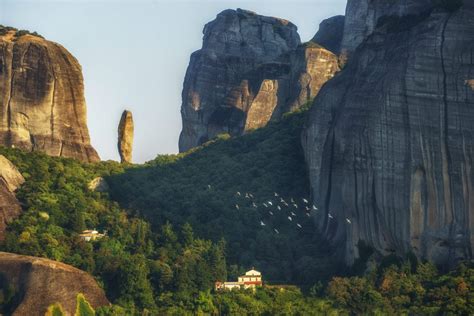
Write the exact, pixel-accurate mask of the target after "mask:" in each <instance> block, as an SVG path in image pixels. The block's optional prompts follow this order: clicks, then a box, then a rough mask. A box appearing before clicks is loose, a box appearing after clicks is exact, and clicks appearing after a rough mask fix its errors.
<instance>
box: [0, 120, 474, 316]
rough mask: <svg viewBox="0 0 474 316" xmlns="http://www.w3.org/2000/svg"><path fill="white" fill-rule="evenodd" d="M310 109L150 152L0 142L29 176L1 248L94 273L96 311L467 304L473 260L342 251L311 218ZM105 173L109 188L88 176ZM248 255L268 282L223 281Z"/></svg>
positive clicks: (2, 308)
mask: <svg viewBox="0 0 474 316" xmlns="http://www.w3.org/2000/svg"><path fill="white" fill-rule="evenodd" d="M304 120H305V111H298V112H295V113H292V114H289V115H286V116H285V118H284V119H283V120H282V121H280V122H275V123H271V124H269V125H268V126H267V127H265V128H262V129H259V130H256V131H253V132H250V133H248V134H246V135H244V136H241V137H235V138H230V137H229V136H228V135H221V136H219V137H218V138H217V139H215V140H212V141H210V142H209V143H206V144H205V145H203V146H202V147H199V148H197V149H194V150H192V151H190V152H188V153H185V154H179V155H167V156H158V157H157V158H156V159H155V160H153V161H150V162H148V163H146V164H143V165H126V164H125V165H123V164H119V163H116V162H110V161H109V162H100V163H96V164H86V163H81V162H78V161H75V160H72V159H65V158H54V157H48V156H46V155H43V154H40V153H25V152H22V151H20V150H17V149H7V148H0V154H2V155H4V156H6V157H7V158H8V159H9V160H11V161H12V162H13V163H14V164H15V165H16V166H17V167H18V168H19V170H20V171H21V172H22V174H23V176H24V177H25V179H26V182H25V184H24V185H23V186H22V187H21V188H20V189H19V191H18V193H17V197H18V199H19V200H20V202H21V203H22V205H23V210H24V211H23V214H22V215H21V216H20V217H19V218H18V219H17V220H15V221H14V222H13V223H11V224H10V225H9V228H8V232H7V236H6V239H5V241H4V242H3V243H2V244H0V250H1V251H8V252H14V253H21V254H26V255H32V256H39V257H45V258H50V259H54V260H58V261H61V262H64V263H67V264H70V265H73V266H75V267H78V268H80V269H82V270H84V271H87V272H89V273H90V274H91V275H93V276H94V277H95V279H96V280H97V281H98V283H99V284H100V285H101V286H102V287H103V288H104V290H105V292H106V295H107V297H108V298H109V300H110V301H111V302H112V303H113V305H112V306H110V307H103V308H99V309H98V310H96V311H90V310H89V308H88V307H87V306H88V305H87V302H85V301H84V302H81V304H82V305H81V306H86V307H87V308H83V309H85V310H87V315H89V314H91V313H92V314H94V313H95V314H96V315H321V314H325V315H326V314H327V315H353V314H373V315H386V314H418V315H419V314H428V315H443V314H447V315H449V314H464V315H468V314H469V311H470V310H473V309H474V306H473V305H474V303H473V302H474V267H473V266H472V265H469V264H468V263H465V264H461V265H459V267H457V268H456V269H454V270H451V271H446V270H442V269H439V268H437V267H435V266H433V265H431V264H429V263H425V262H419V261H418V260H416V258H412V257H410V256H408V257H407V258H397V257H387V258H385V259H384V260H382V261H381V262H380V263H379V264H378V265H373V264H367V262H365V261H364V260H362V261H361V262H358V263H357V266H355V267H349V268H345V267H343V266H341V265H339V264H337V261H336V260H335V258H333V256H332V251H331V249H330V248H328V246H327V243H326V242H325V241H324V239H323V238H322V237H321V236H320V235H319V234H318V233H317V231H316V230H315V228H314V225H313V219H314V216H318V211H317V205H314V207H313V204H312V203H311V199H310V196H309V195H310V194H309V182H308V177H307V173H306V169H305V164H304V158H303V152H302V148H301V145H300V143H301V142H300V134H301V129H302V127H303V124H304ZM96 177H104V178H105V179H106V181H107V182H108V184H109V186H110V192H105V193H100V192H96V191H93V190H90V189H89V183H90V182H91V181H92V180H93V179H95V178H96ZM282 200H283V201H285V202H282ZM305 201H308V202H305ZM286 204H288V206H287V205H286ZM295 205H296V206H295ZM278 207H279V208H278ZM289 218H291V220H290V219H289ZM85 229H97V230H98V231H100V232H104V231H106V232H107V234H106V237H104V238H102V239H100V240H97V241H93V242H86V241H83V240H81V239H80V238H79V234H80V233H81V232H82V231H83V230H85ZM369 253H370V251H369ZM364 259H368V258H364ZM251 267H255V268H256V269H258V270H259V271H261V272H262V274H263V279H264V287H262V288H258V289H257V290H256V291H252V290H239V291H224V292H216V291H215V290H214V282H215V281H218V280H219V281H224V280H234V279H236V278H237V276H239V275H241V274H242V273H244V272H245V271H246V270H248V269H250V268H251ZM283 285H284V286H283ZM14 298H15V290H14V289H11V288H9V287H8V284H5V283H0V314H7V315H8V313H9V311H11V308H12V304H13V302H14ZM78 304H79V300H78ZM78 306H79V305H78ZM78 308H79V307H78ZM53 309H54V308H53ZM53 309H52V312H51V313H53Z"/></svg>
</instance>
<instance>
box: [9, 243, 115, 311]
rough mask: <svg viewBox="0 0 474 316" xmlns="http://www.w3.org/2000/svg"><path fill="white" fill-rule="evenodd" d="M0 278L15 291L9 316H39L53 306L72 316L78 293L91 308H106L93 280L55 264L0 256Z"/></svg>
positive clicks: (11, 255) (101, 292)
mask: <svg viewBox="0 0 474 316" xmlns="http://www.w3.org/2000/svg"><path fill="white" fill-rule="evenodd" d="M0 276H1V277H2V280H3V281H6V285H8V286H10V287H13V288H14V289H15V293H14V294H15V297H14V300H13V301H14V302H16V303H17V304H16V305H15V306H14V310H13V311H12V315H13V316H16V315H18V316H20V315H31V316H43V315H45V313H46V310H47V309H48V306H50V305H52V304H54V303H59V304H61V306H62V307H63V309H64V312H65V313H66V315H75V311H76V297H77V294H78V293H82V294H84V296H85V298H86V299H87V301H88V302H89V303H90V304H91V306H92V307H93V308H97V307H100V306H105V305H108V304H110V303H109V301H108V300H107V298H106V297H105V294H104V291H103V290H102V289H101V288H100V287H99V286H98V285H97V283H96V281H95V280H94V278H93V277H91V276H90V275H88V274H87V273H85V272H84V271H81V270H79V269H76V268H74V267H72V266H69V265H66V264H64V263H60V262H57V261H52V260H48V259H43V258H37V257H28V256H21V255H17V254H12V253H6V252H0ZM1 285H3V286H5V283H4V282H2V283H1Z"/></svg>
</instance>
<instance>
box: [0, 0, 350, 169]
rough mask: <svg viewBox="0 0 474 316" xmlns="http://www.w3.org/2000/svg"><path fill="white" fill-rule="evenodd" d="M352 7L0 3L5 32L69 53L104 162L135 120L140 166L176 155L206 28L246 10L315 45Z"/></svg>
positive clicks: (215, 1)
mask: <svg viewBox="0 0 474 316" xmlns="http://www.w3.org/2000/svg"><path fill="white" fill-rule="evenodd" d="M345 4H346V0H284V1H280V0H273V1H269V0H260V1H255V0H253V1H251V0H247V1H245V0H244V1H231V0H207V1H206V0H204V1H203V0H194V1H192V0H188V1H181V0H174V1H173V0H162V1H161V0H134V1H132V0H122V1H120V0H116V1H114V0H29V1H27V0H0V24H3V25H10V26H14V27H17V28H21V29H28V30H31V31H37V32H38V33H40V34H41V35H43V36H44V37H46V38H47V39H49V40H52V41H55V42H58V43H60V44H61V45H63V46H64V47H66V48H67V49H68V50H69V51H70V52H71V53H72V54H73V55H74V56H75V57H76V58H77V59H78V60H79V62H80V63H81V65H82V68H83V73H84V81H85V90H86V101H87V106H88V125H89V131H90V134H91V139H92V144H93V145H94V147H95V148H96V149H97V151H98V152H99V154H100V156H101V158H102V159H104V160H106V159H114V160H118V153H117V146H116V143H117V139H116V138H117V125H118V121H119V119H120V115H121V113H122V111H123V110H124V109H125V108H126V109H129V110H131V111H132V112H133V116H134V121H135V144H134V161H135V162H143V161H146V160H150V159H153V158H154V157H155V156H156V155H157V154H163V153H176V152H177V151H178V136H179V132H180V131H181V117H180V106H181V90H182V84H183V79H184V74H185V71H186V67H187V65H188V62H189V56H190V54H191V53H192V52H193V51H195V50H197V49H199V48H200V47H201V43H202V29H203V27H204V24H205V23H207V22H209V21H211V20H213V19H214V18H215V16H216V15H217V14H218V13H219V12H221V11H222V10H225V9H228V8H231V9H235V8H242V9H248V10H252V11H255V12H257V13H259V14H263V15H270V16H277V17H281V18H285V19H288V20H290V21H292V22H293V23H294V24H296V25H297V26H298V29H299V33H300V36H301V39H302V40H303V41H306V40H309V39H310V38H311V37H312V36H313V35H314V34H315V33H316V31H317V30H318V25H319V23H320V22H321V20H323V19H324V18H327V17H330V16H334V15H337V14H344V10H345Z"/></svg>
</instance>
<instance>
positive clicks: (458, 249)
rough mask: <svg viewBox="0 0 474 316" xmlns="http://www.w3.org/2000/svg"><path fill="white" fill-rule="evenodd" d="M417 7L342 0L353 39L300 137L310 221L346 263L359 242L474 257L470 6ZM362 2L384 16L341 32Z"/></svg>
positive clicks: (436, 256)
mask: <svg viewBox="0 0 474 316" xmlns="http://www.w3.org/2000/svg"><path fill="white" fill-rule="evenodd" d="M356 3H360V4H361V5H360V6H357V5H356ZM423 3H424V2H423V1H401V0H400V1H393V0H392V1H388V0H387V1H349V4H348V12H347V16H348V17H347V19H348V21H349V22H348V23H346V34H345V39H346V48H347V47H352V48H351V49H354V47H355V45H354V44H355V43H356V42H360V45H358V48H357V49H354V51H353V53H352V55H351V57H350V58H349V61H348V63H347V65H346V67H345V68H344V70H343V71H341V72H340V73H339V74H338V75H337V76H336V77H335V78H333V79H332V80H331V81H330V82H328V83H327V84H326V85H325V86H324V88H323V89H322V90H321V91H320V93H319V95H318V97H317V98H316V100H315V103H314V104H313V107H312V109H311V112H310V117H309V119H308V122H307V126H306V129H305V132H304V134H303V146H304V148H305V155H306V160H307V164H308V168H309V171H310V177H311V179H310V180H311V183H312V191H313V197H314V201H315V202H316V204H317V205H318V206H319V209H320V210H319V211H318V212H319V215H318V219H317V224H318V226H319V228H320V229H321V231H322V232H324V234H325V236H326V237H327V238H328V239H329V241H330V242H331V243H332V244H333V245H335V246H337V247H338V249H340V250H341V255H343V256H344V257H345V259H346V261H347V263H351V262H353V261H354V259H355V258H357V257H358V256H359V253H358V248H357V246H356V245H357V244H358V243H359V241H363V242H365V244H367V245H369V246H371V247H372V248H373V249H375V250H376V252H377V253H379V254H382V255H387V254H391V253H397V254H399V255H404V254H406V253H408V252H413V253H414V254H416V255H417V256H418V257H420V258H424V259H428V260H431V261H433V262H436V263H440V264H451V263H454V262H455V261H458V260H461V259H470V258H472V255H473V251H474V249H473V245H474V200H473V198H472V197H473V196H474V169H473V162H474V161H473V157H474V156H473V154H474V138H473V135H474V124H473V122H474V107H473V104H474V89H473V87H472V85H471V84H470V82H471V81H472V80H473V77H474V61H473V58H472V56H473V52H474V45H473V43H474V3H467V2H466V1H465V5H464V6H463V7H462V8H460V9H459V10H453V12H450V11H449V10H446V8H443V7H442V6H438V7H436V8H434V9H433V8H431V9H429V10H428V11H427V9H426V7H425V6H423V5H421V4H423ZM415 4H416V5H415ZM418 5H421V7H420V8H419V10H417V8H418ZM384 6H385V8H389V9H388V11H379V10H385V9H383V8H384ZM380 8H382V9H380ZM362 9H364V10H365V11H366V12H372V13H374V12H377V14H379V15H381V16H389V17H390V18H387V19H385V20H383V21H382V22H381V23H379V24H378V27H376V28H375V29H374V31H373V32H372V33H371V34H370V35H368V36H365V35H361V34H367V30H365V29H364V32H362V33H360V30H359V28H357V27H353V32H354V33H353V34H350V35H348V34H347V32H348V30H347V28H348V26H347V25H351V23H355V21H356V19H355V18H354V17H357V16H359V13H360V10H362ZM354 10H355V11H354ZM407 10H408V11H407ZM353 11H354V12H353ZM392 12H398V13H403V14H405V13H407V12H408V13H410V14H409V15H403V16H398V17H397V16H393V15H392ZM372 13H371V14H372ZM365 15H366V13H364V14H363V15H362V16H365ZM368 15H370V14H368ZM370 21H374V19H373V18H371V19H370ZM346 22H347V20H346ZM371 23H372V22H371ZM368 25H371V26H373V24H370V23H369V24H368ZM347 39H352V40H351V41H349V43H352V44H350V45H349V46H348V42H347ZM361 40H362V41H361Z"/></svg>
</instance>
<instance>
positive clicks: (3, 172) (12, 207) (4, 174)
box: [0, 155, 25, 241]
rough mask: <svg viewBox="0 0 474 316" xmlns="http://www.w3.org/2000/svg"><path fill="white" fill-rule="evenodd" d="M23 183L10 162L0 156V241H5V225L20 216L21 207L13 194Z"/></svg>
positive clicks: (19, 174)
mask: <svg viewBox="0 0 474 316" xmlns="http://www.w3.org/2000/svg"><path fill="white" fill-rule="evenodd" d="M24 182H25V179H24V178H23V176H22V175H21V173H20V172H19V171H18V169H17V168H16V167H15V166H14V165H13V164H12V163H11V162H10V160H8V159H7V158H5V157H4V156H2V155H0V241H2V240H4V239H5V231H6V229H7V225H8V224H9V223H11V222H12V221H13V220H14V219H16V218H17V217H18V216H19V215H20V214H21V205H20V202H19V201H18V200H17V198H16V197H15V193H14V192H15V191H16V190H17V189H18V187H19V186H20V185H22V184H23V183H24Z"/></svg>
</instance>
